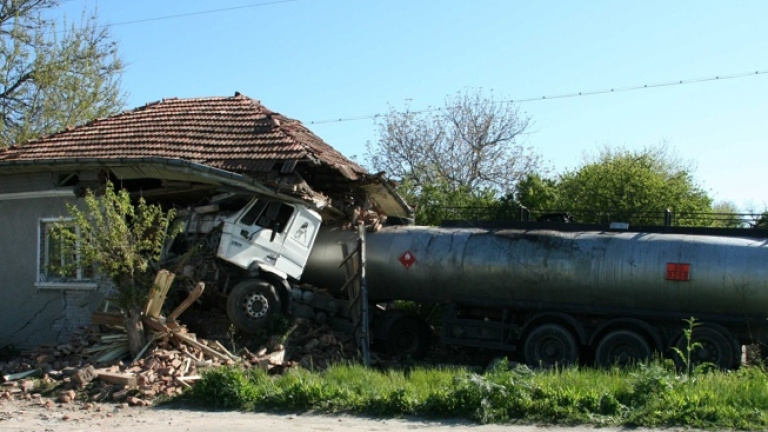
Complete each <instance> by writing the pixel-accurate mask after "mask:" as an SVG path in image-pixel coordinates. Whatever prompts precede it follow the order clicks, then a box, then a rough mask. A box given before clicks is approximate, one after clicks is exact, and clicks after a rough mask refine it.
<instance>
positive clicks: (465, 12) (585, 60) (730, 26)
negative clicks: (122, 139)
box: [61, 0, 768, 211]
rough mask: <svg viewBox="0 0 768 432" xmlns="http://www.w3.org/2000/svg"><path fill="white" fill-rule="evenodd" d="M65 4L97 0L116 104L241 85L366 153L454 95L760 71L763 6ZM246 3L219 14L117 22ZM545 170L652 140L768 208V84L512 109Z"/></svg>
mask: <svg viewBox="0 0 768 432" xmlns="http://www.w3.org/2000/svg"><path fill="white" fill-rule="evenodd" d="M264 3H270V0H218V1H216V2H213V1H197V0H184V1H181V0H163V1H156V0H151V1H150V0H131V1H117V0H101V1H94V0H69V1H66V2H65V3H64V6H63V7H62V9H61V12H62V13H66V14H67V15H69V16H70V17H77V16H79V13H80V11H82V9H83V8H84V7H88V8H92V7H98V10H99V16H100V21H101V22H103V23H104V24H116V25H113V26H112V27H111V31H112V34H113V36H114V38H115V39H116V40H117V41H118V42H119V44H120V50H121V52H122V56H123V57H124V59H125V60H126V61H127V63H128V67H127V70H126V72H125V75H124V77H123V86H124V88H125V90H126V91H127V92H128V93H129V98H128V103H127V106H126V108H134V107H138V106H140V105H143V104H145V103H148V102H152V101H156V100H159V99H162V98H165V97H201V96H227V95H232V94H234V93H235V91H239V92H241V93H243V94H245V95H247V96H250V97H252V98H255V99H259V100H261V101H262V103H263V104H264V105H265V106H267V107H268V108H270V109H272V110H274V111H278V112H280V113H282V114H284V115H287V116H288V117H292V118H295V119H298V120H301V121H302V122H304V123H305V124H307V125H308V126H309V128H310V129H312V130H313V131H314V132H315V133H316V134H317V135H319V136H320V137H322V138H323V139H324V140H325V141H327V142H328V143H329V144H330V145H332V146H334V147H335V148H336V149H338V150H339V151H341V152H342V153H344V154H345V155H347V156H349V157H352V156H355V155H356V156H358V157H362V156H363V155H364V153H365V143H366V142H367V141H375V140H376V136H377V135H376V129H375V127H374V124H373V122H372V121H371V120H360V121H345V122H332V123H323V124H311V123H312V122H313V121H321V120H327V119H335V118H349V117H356V116H365V115H370V114H376V113H383V112H386V111H387V109H388V107H389V106H390V105H391V106H394V107H396V108H404V107H405V106H406V103H409V104H410V106H411V108H412V109H421V108H426V107H429V106H439V105H441V104H442V102H443V101H444V99H445V97H446V95H449V94H452V93H455V92H457V91H461V90H463V89H466V88H483V89H484V90H486V91H491V90H492V91H493V94H494V95H495V97H499V98H503V99H513V100H514V99H522V98H529V97H540V96H549V95H557V94H563V93H572V92H586V91H591V90H600V89H606V88H614V87H626V86H633V85H642V84H656V83H662V82H670V81H677V80H688V79H697V78H708V77H714V76H718V75H729V74H734V73H740V72H748V71H768V24H767V22H768V20H767V18H768V2H766V1H749V0H744V1H739V2H725V1H709V0H696V1H694V0H689V1H674V2H670V1H655V0H645V1H620V0H613V1H607V0H606V1H582V2H575V1H566V0H561V1H547V0H537V1H533V0H528V1H517V0H474V1H454V0H375V1H374V0H296V1H285V2H274V0H273V1H272V3H273V4H264ZM258 4H264V5H262V6H258V7H243V8H239V9H236V10H231V11H224V12H219V13H208V14H199V15H193V16H186V17H179V18H173V19H166V20H156V21H147V22H141V23H133V24H123V25H120V24H119V23H123V22H126V21H133V20H142V19H149V18H158V17H164V16H169V15H178V14H185V13H195V12H202V11H209V10H214V9H222V8H230V7H232V8H234V7H240V6H249V5H258ZM519 106H520V109H521V111H522V112H525V113H526V114H527V115H529V116H530V117H531V118H532V120H533V122H534V126H533V128H532V129H531V131H532V133H531V134H529V135H527V137H526V138H525V143H526V144H527V145H530V146H532V147H534V148H535V149H536V151H537V152H538V153H539V154H541V155H542V156H543V158H544V159H545V160H547V161H548V162H549V163H550V164H551V165H552V166H553V168H554V170H555V172H561V171H563V170H565V169H569V168H574V167H577V166H578V165H579V164H580V163H581V162H582V161H583V157H584V155H585V154H586V155H589V154H594V153H595V152H596V151H597V150H598V148H599V147H600V146H602V145H609V146H624V147H627V148H642V147H645V146H649V145H656V144H659V143H661V142H665V143H667V145H669V146H671V147H672V148H674V150H675V151H676V153H677V154H679V155H680V156H681V157H683V158H685V159H689V160H691V161H692V162H693V163H694V165H695V167H696V170H695V178H696V179H697V181H698V182H699V183H700V184H701V186H702V187H704V189H705V190H707V191H708V192H709V193H710V195H711V196H713V197H714V198H715V199H716V200H718V201H719V200H727V201H732V202H734V203H735V204H736V205H738V206H739V207H741V208H742V209H743V210H747V209H749V208H754V209H755V210H760V211H762V210H764V209H766V208H768V175H766V169H765V166H766V164H768V121H766V116H767V115H768V74H762V75H755V76H749V77H745V78H739V79H730V80H720V81H713V82H704V83H700V84H689V85H680V86H669V87H663V88H654V89H649V90H641V91H631V92H620V93H613V94H604V95H597V96H587V97H577V98H567V99H557V100H547V101H535V102H525V103H521V104H520V105H519Z"/></svg>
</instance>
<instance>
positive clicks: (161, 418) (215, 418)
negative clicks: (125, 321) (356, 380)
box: [0, 400, 644, 432]
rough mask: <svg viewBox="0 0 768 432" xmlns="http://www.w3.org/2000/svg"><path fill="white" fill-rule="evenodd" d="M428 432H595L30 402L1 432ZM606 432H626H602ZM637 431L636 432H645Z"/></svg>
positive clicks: (4, 408)
mask: <svg viewBox="0 0 768 432" xmlns="http://www.w3.org/2000/svg"><path fill="white" fill-rule="evenodd" d="M416 429H418V430H419V431H425V432H438V431H460V430H472V431H476V432H501V431H504V432H559V431H561V432H595V431H597V429H595V428H592V427H564V428H560V427H551V426H505V425H477V424H474V423H470V422H465V421H444V422H438V421H425V420H420V419H373V418H365V417H353V416H347V415H334V416H326V415H313V414H272V413H241V412H230V411H227V412H224V411H201V410H195V409H188V408H182V407H164V406H161V407H142V408H136V407H128V406H127V405H119V404H118V405H115V404H83V403H69V404H53V405H51V404H49V406H47V407H46V406H44V405H41V404H40V403H37V402H31V401H27V400H16V401H3V402H2V403H0V431H3V432H5V431H9V432H10V431H14V432H22V431H23V432H31V431H44V432H53V431H57V432H58V431H62V432H75V431H78V432H79V431H100V430H105V431H116V432H121V431H125V432H128V431H131V432H135V431H137V430H141V432H168V431H171V430H172V431H179V432H181V431H199V432H214V431H216V432H219V431H223V430H224V431H228V432H246V431H247V432H254V431H266V430H272V431H291V432H322V431H342V432H343V431H349V432H353V431H354V432H366V431H393V432H405V431H413V430H416ZM599 431H600V432H617V431H620V429H615V428H600V429H599ZM643 431H644V430H643V429H633V432H643Z"/></svg>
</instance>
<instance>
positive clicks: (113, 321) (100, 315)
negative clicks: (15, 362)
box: [91, 312, 125, 326]
mask: <svg viewBox="0 0 768 432" xmlns="http://www.w3.org/2000/svg"><path fill="white" fill-rule="evenodd" d="M91 322H92V323H93V324H104V325H119V326H121V325H124V324H125V315H124V314H122V313H120V312H94V313H93V314H91Z"/></svg>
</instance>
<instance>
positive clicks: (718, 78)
mask: <svg viewBox="0 0 768 432" xmlns="http://www.w3.org/2000/svg"><path fill="white" fill-rule="evenodd" d="M765 74H768V70H757V71H753V72H739V73H734V74H728V75H715V76H713V77H708V78H691V79H683V80H676V81H667V82H661V83H655V84H641V85H632V86H626V87H612V88H607V89H602V90H590V91H584V92H572V93H561V94H555V95H551V96H538V97H527V98H516V99H509V100H504V101H499V103H523V102H536V101H547V100H555V99H566V98H574V97H582V96H595V95H600V94H606V93H620V92H628V91H635V90H647V89H652V88H659V87H671V86H679V85H686V84H697V83H702V82H707V81H721V80H728V79H736V78H745V77H749V76H756V75H765ZM442 109H444V108H440V107H437V108H425V109H422V110H416V111H413V110H409V111H408V112H409V113H413V114H422V113H428V112H435V111H440V110H442ZM381 116H382V114H381V113H379V114H368V115H360V116H352V117H344V118H336V119H327V120H316V121H311V122H308V123H307V124H311V125H316V124H325V123H340V122H348V121H358V120H372V119H376V118H379V117H381Z"/></svg>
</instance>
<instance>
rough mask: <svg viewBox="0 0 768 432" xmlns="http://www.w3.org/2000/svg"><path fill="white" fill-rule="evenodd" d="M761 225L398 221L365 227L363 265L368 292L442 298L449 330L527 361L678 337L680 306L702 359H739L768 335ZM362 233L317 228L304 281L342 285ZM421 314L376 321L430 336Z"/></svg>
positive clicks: (632, 350) (660, 347)
mask: <svg viewBox="0 0 768 432" xmlns="http://www.w3.org/2000/svg"><path fill="white" fill-rule="evenodd" d="M761 236H763V238H761ZM765 237H768V232H762V231H758V230H747V229H743V230H717V229H698V230H697V229H687V230H677V231H675V230H674V229H673V228H664V227H653V228H650V227H645V228H642V229H634V228H633V229H631V230H630V229H624V230H608V229H600V228H598V227H596V226H585V225H575V224H558V223H535V222H521V223H512V224H508V225H506V227H504V228H468V227H463V228H462V227H456V228H447V227H419V226H393V227H385V228H383V229H381V230H380V231H378V232H375V233H370V234H368V235H367V237H366V250H367V251H366V260H367V264H366V272H367V280H368V289H369V297H370V299H371V300H372V301H373V302H378V303H385V302H389V301H392V300H412V301H416V302H425V303H435V304H442V305H444V308H443V310H444V312H443V316H442V331H441V339H442V341H443V343H447V344H454V345H466V346H477V347H486V348H492V349H500V350H507V351H521V352H522V356H523V358H524V359H525V361H526V363H528V364H531V365H539V364H547V365H551V364H555V363H557V364H569V363H574V362H576V361H577V360H582V361H592V360H593V361H594V362H595V363H598V364H613V363H627V362H630V361H635V360H638V359H645V358H648V357H650V356H651V355H652V353H653V352H655V351H656V352H660V353H665V354H670V351H671V348H672V347H678V348H684V347H685V343H686V340H685V338H684V337H682V335H683V329H685V328H686V326H687V324H686V323H685V322H684V321H683V320H685V319H689V318H691V317H693V318H695V319H696V321H697V323H698V325H697V326H696V327H695V329H694V331H693V341H694V342H699V343H700V348H699V349H697V350H696V351H695V352H694V361H696V362H697V363H701V362H711V363H714V364H716V365H718V366H719V367H722V368H732V367H735V366H736V365H737V364H738V362H739V359H740V357H741V346H742V345H745V344H752V343H764V342H765V341H766V340H767V339H768V331H767V328H768V326H767V324H768V322H767V321H766V318H767V317H768V239H766V238H765ZM354 240H355V234H354V233H353V232H350V231H344V230H339V229H325V230H321V232H320V234H319V235H318V239H317V241H316V243H315V246H314V248H313V250H312V253H311V254H310V257H309V259H308V262H307V266H306V269H305V272H304V275H303V276H302V281H303V282H306V283H311V284H313V285H316V286H322V287H341V286H342V285H343V284H344V280H345V274H344V272H343V269H340V268H339V266H338V263H339V262H341V260H342V255H341V247H340V246H339V244H340V243H349V244H351V243H352V242H353V241H354ZM393 317H394V318H393ZM403 320H405V324H403V323H402V322H398V321H403ZM382 323H384V324H383V325H382ZM424 326H425V324H424V323H422V322H419V321H418V320H417V319H416V318H415V317H413V316H408V315H406V314H402V313H399V314H397V313H396V314H393V315H392V314H390V315H389V318H387V317H386V316H385V317H384V318H383V319H382V318H379V319H378V321H374V323H373V329H374V330H373V331H374V335H376V336H377V337H378V338H379V339H381V340H384V341H387V340H390V339H398V338H400V339H402V338H405V339H406V340H411V341H413V340H416V341H417V343H422V342H423V343H428V341H427V340H423V339H424V338H428V336H429V335H430V333H429V332H428V331H425V329H424ZM393 329H394V330H393ZM393 332H394V333H396V334H393ZM389 346H390V347H393V348H395V350H396V349H397V347H399V346H401V344H398V343H396V342H389Z"/></svg>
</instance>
